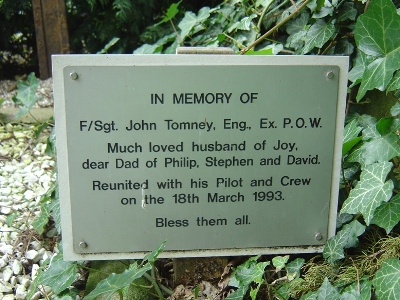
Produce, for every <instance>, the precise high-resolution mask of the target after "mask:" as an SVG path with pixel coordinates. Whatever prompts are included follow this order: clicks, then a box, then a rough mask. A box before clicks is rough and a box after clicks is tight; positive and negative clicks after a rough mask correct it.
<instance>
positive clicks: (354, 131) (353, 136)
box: [342, 119, 362, 155]
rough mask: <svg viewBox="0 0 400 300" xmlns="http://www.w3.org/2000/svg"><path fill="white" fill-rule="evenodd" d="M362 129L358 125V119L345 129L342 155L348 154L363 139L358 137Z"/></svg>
mask: <svg viewBox="0 0 400 300" xmlns="http://www.w3.org/2000/svg"><path fill="white" fill-rule="evenodd" d="M361 130H362V127H361V126H358V125H357V119H353V120H352V121H351V122H350V123H348V124H347V125H346V126H345V128H344V133H343V149H342V154H343V155H344V154H346V153H347V152H348V151H349V150H350V149H351V148H352V147H353V146H354V145H356V144H357V143H358V142H359V141H360V140H361V139H362V138H361V137H358V134H359V133H360V132H361Z"/></svg>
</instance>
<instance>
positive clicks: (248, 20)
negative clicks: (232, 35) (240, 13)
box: [236, 14, 257, 30]
mask: <svg viewBox="0 0 400 300" xmlns="http://www.w3.org/2000/svg"><path fill="white" fill-rule="evenodd" d="M255 18H257V15H256V14H252V15H251V16H248V17H244V18H243V19H241V20H240V22H239V23H238V24H237V26H236V29H239V30H250V29H251V25H252V20H253V19H255Z"/></svg>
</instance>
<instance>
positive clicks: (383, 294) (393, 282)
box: [372, 258, 400, 300]
mask: <svg viewBox="0 0 400 300" xmlns="http://www.w3.org/2000/svg"><path fill="white" fill-rule="evenodd" d="M372 285H373V286H374V288H375V293H376V295H377V296H378V299H385V300H392V299H393V300H398V299H399V295H400V260H399V259H398V258H389V259H387V260H386V261H385V262H384V263H383V264H382V266H381V268H380V269H379V270H378V271H377V272H376V274H375V277H374V279H373V281H372Z"/></svg>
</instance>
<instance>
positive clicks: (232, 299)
mask: <svg viewBox="0 0 400 300" xmlns="http://www.w3.org/2000/svg"><path fill="white" fill-rule="evenodd" d="M248 289H249V286H248V285H246V286H241V287H240V288H238V289H237V290H236V291H235V292H233V293H232V294H230V295H229V296H228V297H226V298H225V300H243V298H244V296H245V295H246V293H247V290H248Z"/></svg>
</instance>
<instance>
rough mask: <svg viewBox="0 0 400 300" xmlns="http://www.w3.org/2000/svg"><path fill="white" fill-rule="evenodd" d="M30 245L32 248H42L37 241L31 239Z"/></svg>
mask: <svg viewBox="0 0 400 300" xmlns="http://www.w3.org/2000/svg"><path fill="white" fill-rule="evenodd" d="M30 245H31V247H32V249H33V250H39V249H40V248H42V244H41V243H40V242H39V241H32V242H31V244H30Z"/></svg>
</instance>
